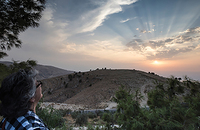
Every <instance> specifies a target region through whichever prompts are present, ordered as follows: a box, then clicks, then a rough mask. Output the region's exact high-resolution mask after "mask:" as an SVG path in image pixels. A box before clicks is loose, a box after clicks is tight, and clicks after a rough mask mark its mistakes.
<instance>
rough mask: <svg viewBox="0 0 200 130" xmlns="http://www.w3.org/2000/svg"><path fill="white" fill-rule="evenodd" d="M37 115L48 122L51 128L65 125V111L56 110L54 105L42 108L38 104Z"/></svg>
mask: <svg viewBox="0 0 200 130" xmlns="http://www.w3.org/2000/svg"><path fill="white" fill-rule="evenodd" d="M36 109H37V115H38V116H39V117H40V118H41V119H42V120H43V121H44V123H46V124H47V126H48V127H49V128H56V127H59V128H61V127H63V126H64V123H65V120H64V119H63V113H62V111H61V110H55V109H53V108H52V107H49V108H40V105H39V104H38V106H37V108H36Z"/></svg>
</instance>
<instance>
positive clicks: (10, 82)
mask: <svg viewBox="0 0 200 130" xmlns="http://www.w3.org/2000/svg"><path fill="white" fill-rule="evenodd" d="M37 74H38V71H37V70H35V69H32V68H31V69H28V70H19V71H18V72H16V73H13V74H11V75H10V76H8V77H6V78H5V79H4V80H3V81H2V85H1V88H0V100H1V104H0V114H1V115H2V116H3V117H4V118H3V120H2V121H1V123H0V130H1V129H2V130H36V129H37V130H48V127H47V126H46V125H45V124H44V122H43V121H42V120H41V119H40V118H39V117H38V116H37V115H36V106H37V104H38V102H39V100H40V99H41V98H42V88H41V85H42V83H41V82H37V81H36V75H37Z"/></svg>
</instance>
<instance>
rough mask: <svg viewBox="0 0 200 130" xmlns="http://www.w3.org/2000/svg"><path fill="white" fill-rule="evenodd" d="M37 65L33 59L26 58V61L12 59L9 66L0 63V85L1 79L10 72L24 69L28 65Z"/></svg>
mask: <svg viewBox="0 0 200 130" xmlns="http://www.w3.org/2000/svg"><path fill="white" fill-rule="evenodd" d="M36 65H37V61H35V60H27V61H21V62H18V61H14V60H13V63H12V64H11V65H10V66H6V65H4V64H0V87H1V82H2V80H3V79H4V78H5V77H6V76H8V75H9V74H11V73H14V72H17V71H18V70H20V69H25V68H29V67H34V66H36Z"/></svg>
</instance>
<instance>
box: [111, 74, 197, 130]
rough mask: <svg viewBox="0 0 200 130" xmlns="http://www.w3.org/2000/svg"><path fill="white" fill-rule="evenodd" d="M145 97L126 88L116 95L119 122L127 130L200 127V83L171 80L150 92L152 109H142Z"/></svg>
mask: <svg viewBox="0 0 200 130" xmlns="http://www.w3.org/2000/svg"><path fill="white" fill-rule="evenodd" d="M140 99H141V95H140V94H139V92H137V91H136V93H135V95H133V94H131V93H130V92H129V91H127V90H125V89H124V88H120V89H119V91H117V92H116V94H115V97H114V101H115V102H116V103H117V104H118V105H117V111H116V113H115V120H116V121H117V123H118V125H119V126H120V127H121V129H123V130H125V129H126V130H131V129H133V130H134V129H137V130H140V129H144V130H197V129H199V128H200V111H199V110H200V83H199V82H197V81H194V80H191V79H189V78H187V77H186V78H185V80H184V81H183V82H180V81H179V80H178V79H177V78H174V77H172V78H170V79H168V81H167V82H166V84H165V85H163V84H160V83H158V84H157V85H156V87H155V89H153V90H151V91H150V92H149V93H148V102H147V103H148V105H149V107H150V109H146V108H141V107H140V105H139V102H138V101H139V100H140Z"/></svg>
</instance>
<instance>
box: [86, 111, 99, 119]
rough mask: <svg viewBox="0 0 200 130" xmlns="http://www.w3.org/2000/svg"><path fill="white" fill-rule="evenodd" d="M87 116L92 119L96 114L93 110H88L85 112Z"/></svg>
mask: <svg viewBox="0 0 200 130" xmlns="http://www.w3.org/2000/svg"><path fill="white" fill-rule="evenodd" d="M87 115H88V117H89V118H91V119H93V118H97V114H96V113H93V112H89V113H87Z"/></svg>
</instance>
